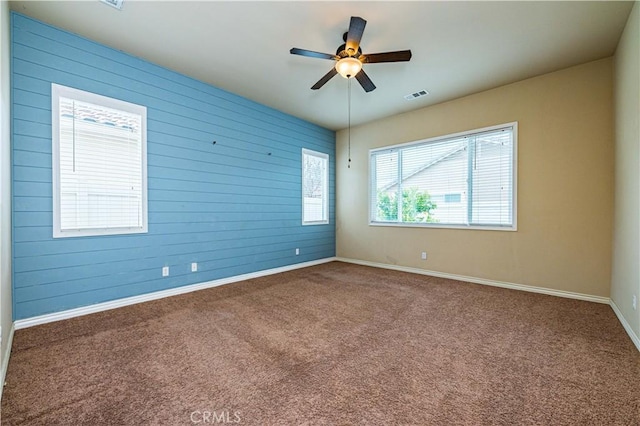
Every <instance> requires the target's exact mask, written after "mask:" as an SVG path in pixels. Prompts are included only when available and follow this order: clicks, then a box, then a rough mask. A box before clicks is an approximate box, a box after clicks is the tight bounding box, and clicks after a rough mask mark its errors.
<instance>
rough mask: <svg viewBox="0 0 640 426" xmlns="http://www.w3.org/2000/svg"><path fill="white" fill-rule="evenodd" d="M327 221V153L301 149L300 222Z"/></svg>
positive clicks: (319, 222)
mask: <svg viewBox="0 0 640 426" xmlns="http://www.w3.org/2000/svg"><path fill="white" fill-rule="evenodd" d="M325 223H329V155H328V154H324V153H321V152H316V151H311V150H309V149H303V150H302V224H303V225H315V224H325Z"/></svg>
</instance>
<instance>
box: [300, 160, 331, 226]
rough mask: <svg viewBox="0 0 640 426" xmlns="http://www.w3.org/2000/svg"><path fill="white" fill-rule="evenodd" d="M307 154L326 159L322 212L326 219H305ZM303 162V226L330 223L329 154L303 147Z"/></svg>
mask: <svg viewBox="0 0 640 426" xmlns="http://www.w3.org/2000/svg"><path fill="white" fill-rule="evenodd" d="M305 155H310V156H313V157H318V158H321V159H322V160H324V161H325V166H326V167H325V173H324V185H323V186H324V188H323V191H322V193H323V195H324V196H323V197H322V213H323V216H324V217H325V218H326V219H324V220H305V217H304V211H305V209H304V207H305V203H304V198H305V197H304V157H305ZM301 159H302V164H301V169H302V174H301V177H302V179H301V182H300V183H301V189H302V191H301V195H302V225H303V226H307V225H326V224H328V223H329V154H326V153H324V152H318V151H313V150H311V149H307V148H302V156H301Z"/></svg>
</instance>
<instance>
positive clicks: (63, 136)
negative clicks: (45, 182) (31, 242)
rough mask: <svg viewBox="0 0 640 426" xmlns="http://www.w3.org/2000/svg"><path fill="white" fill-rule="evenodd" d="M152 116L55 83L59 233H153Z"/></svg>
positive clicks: (140, 108) (55, 212)
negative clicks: (149, 220) (148, 121)
mask: <svg viewBox="0 0 640 426" xmlns="http://www.w3.org/2000/svg"><path fill="white" fill-rule="evenodd" d="M146 117H147V111H146V108H145V107H143V106H140V105H135V104H131V103H128V102H124V101H120V100H117V99H112V98H107V97H104V96H100V95H96V94H93V93H89V92H84V91H81V90H77V89H72V88H69V87H64V86H60V85H57V84H53V85H52V123H53V138H52V139H53V202H54V208H53V221H54V224H53V236H54V238H58V237H77V236H90V235H110V234H130V233H142V232H147V181H146V180H147V171H146V169H147V167H146V142H147V138H146Z"/></svg>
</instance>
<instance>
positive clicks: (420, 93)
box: [404, 89, 429, 101]
mask: <svg viewBox="0 0 640 426" xmlns="http://www.w3.org/2000/svg"><path fill="white" fill-rule="evenodd" d="M428 94H429V91H428V90H424V89H423V90H419V91H417V92H415V93H410V94H408V95H404V98H405V99H406V100H408V101H412V100H414V99H418V98H421V97H423V96H427V95H428Z"/></svg>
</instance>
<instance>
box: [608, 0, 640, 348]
mask: <svg viewBox="0 0 640 426" xmlns="http://www.w3.org/2000/svg"><path fill="white" fill-rule="evenodd" d="M639 121H640V4H638V2H636V4H635V6H634V8H633V10H632V11H631V15H630V16H629V20H628V22H627V26H626V28H625V31H624V33H623V35H622V38H621V39H620V43H619V44H618V49H617V51H616V55H615V140H616V150H615V153H616V155H615V162H616V163H615V164H616V174H615V220H614V224H615V226H614V233H613V275H612V280H611V299H612V300H613V301H614V302H615V304H616V306H617V307H618V309H619V310H620V312H621V313H622V315H623V316H624V317H625V319H626V320H627V322H628V323H629V325H630V326H631V328H632V329H633V331H634V332H635V334H636V336H640V310H636V311H634V310H633V308H632V306H631V299H632V296H633V295H634V294H635V295H636V296H637V297H640V278H639V277H640V269H639V267H638V263H640V250H639V242H638V241H639V239H640V226H639V221H640V123H639ZM639 309H640V308H639Z"/></svg>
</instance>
